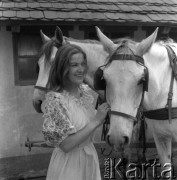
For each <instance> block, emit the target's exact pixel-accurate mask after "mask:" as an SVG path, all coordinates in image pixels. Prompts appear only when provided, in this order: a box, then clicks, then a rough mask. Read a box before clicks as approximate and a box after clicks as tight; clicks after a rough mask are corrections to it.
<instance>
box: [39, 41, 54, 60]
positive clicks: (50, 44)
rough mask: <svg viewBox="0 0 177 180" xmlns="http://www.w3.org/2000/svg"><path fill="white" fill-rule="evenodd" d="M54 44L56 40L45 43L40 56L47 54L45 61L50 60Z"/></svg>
mask: <svg viewBox="0 0 177 180" xmlns="http://www.w3.org/2000/svg"><path fill="white" fill-rule="evenodd" d="M53 46H54V41H52V40H49V41H47V42H46V43H44V44H43V46H42V48H41V50H40V53H39V56H40V57H41V56H42V55H43V54H45V62H49V60H50V56H51V53H52V47H53Z"/></svg>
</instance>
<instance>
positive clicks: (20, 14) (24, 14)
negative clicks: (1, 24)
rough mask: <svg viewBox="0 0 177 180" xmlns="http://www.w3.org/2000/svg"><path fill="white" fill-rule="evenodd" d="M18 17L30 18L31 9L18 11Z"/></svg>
mask: <svg viewBox="0 0 177 180" xmlns="http://www.w3.org/2000/svg"><path fill="white" fill-rule="evenodd" d="M17 17H19V18H23V19H24V18H30V13H29V11H17Z"/></svg>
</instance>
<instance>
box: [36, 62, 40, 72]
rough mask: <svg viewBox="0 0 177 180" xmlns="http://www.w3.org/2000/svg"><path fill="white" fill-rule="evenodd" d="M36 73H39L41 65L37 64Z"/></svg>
mask: <svg viewBox="0 0 177 180" xmlns="http://www.w3.org/2000/svg"><path fill="white" fill-rule="evenodd" d="M36 73H37V74H39V65H38V64H37V65H36Z"/></svg>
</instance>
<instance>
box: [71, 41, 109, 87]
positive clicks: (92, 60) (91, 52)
mask: <svg viewBox="0 0 177 180" xmlns="http://www.w3.org/2000/svg"><path fill="white" fill-rule="evenodd" d="M69 43H70V44H75V45H78V46H79V47H81V48H82V49H83V51H84V52H85V53H86V56H87V64H88V71H87V76H86V78H85V83H86V84H88V85H89V86H90V87H91V88H92V89H93V77H94V73H95V71H96V69H97V68H98V67H99V66H101V65H103V64H105V61H106V57H107V56H108V53H107V52H106V51H105V50H104V49H103V46H102V45H101V44H99V43H93V42H92V41H90V42H89V40H88V41H86V40H85V41H84V40H83V41H82V40H81V41H78V40H69Z"/></svg>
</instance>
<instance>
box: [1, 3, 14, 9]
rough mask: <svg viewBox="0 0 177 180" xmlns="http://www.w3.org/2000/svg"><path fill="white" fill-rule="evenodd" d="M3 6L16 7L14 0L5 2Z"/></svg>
mask: <svg viewBox="0 0 177 180" xmlns="http://www.w3.org/2000/svg"><path fill="white" fill-rule="evenodd" d="M2 7H6V8H12V7H14V2H3V3H2Z"/></svg>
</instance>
